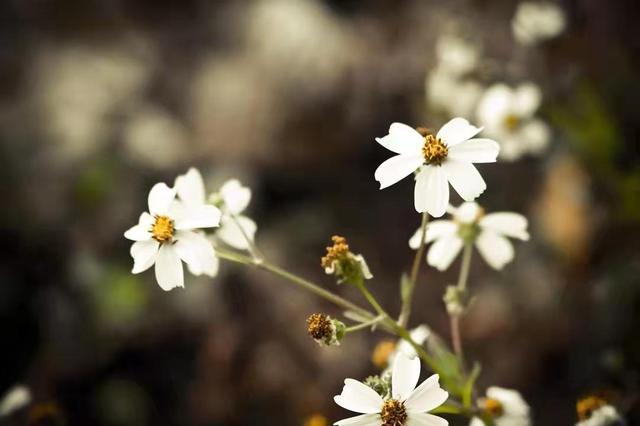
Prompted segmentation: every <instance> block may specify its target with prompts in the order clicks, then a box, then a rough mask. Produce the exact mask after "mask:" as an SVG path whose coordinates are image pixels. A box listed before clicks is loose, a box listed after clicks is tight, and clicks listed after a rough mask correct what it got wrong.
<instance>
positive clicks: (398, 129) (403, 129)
mask: <svg viewBox="0 0 640 426" xmlns="http://www.w3.org/2000/svg"><path fill="white" fill-rule="evenodd" d="M376 142H378V143H379V144H380V145H382V146H384V147H385V148H387V149H388V150H389V151H393V152H395V153H396V154H406V155H415V154H420V153H421V152H422V147H423V146H424V137H423V136H422V135H421V134H420V133H418V132H417V131H416V130H415V129H414V128H412V127H410V126H407V125H406V124H402V123H393V124H391V126H390V127H389V134H388V135H386V136H384V137H382V138H376Z"/></svg>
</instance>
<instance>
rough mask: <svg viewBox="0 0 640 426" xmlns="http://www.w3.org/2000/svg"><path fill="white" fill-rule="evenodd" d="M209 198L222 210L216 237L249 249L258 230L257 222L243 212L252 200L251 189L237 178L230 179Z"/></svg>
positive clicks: (243, 248) (234, 246) (233, 245)
mask: <svg viewBox="0 0 640 426" xmlns="http://www.w3.org/2000/svg"><path fill="white" fill-rule="evenodd" d="M209 200H210V201H211V202H213V203H214V204H215V205H217V206H219V207H220V210H222V219H221V220H220V228H219V229H218V230H217V231H216V237H217V238H219V239H220V240H222V241H223V242H224V243H225V244H228V245H230V246H231V247H233V248H237V249H238V250H248V249H249V248H250V245H251V244H252V243H253V240H254V237H255V234H256V231H257V230H258V226H257V225H256V223H255V222H254V221H253V220H251V219H250V218H248V217H247V216H245V215H243V214H242V212H244V211H245V209H246V208H247V207H248V206H249V202H250V201H251V189H249V188H248V187H246V186H243V185H242V184H241V183H240V181H239V180H237V179H230V180H228V181H226V182H225V183H224V184H223V185H222V187H220V191H218V192H217V193H215V194H212V195H211V196H210V197H209Z"/></svg>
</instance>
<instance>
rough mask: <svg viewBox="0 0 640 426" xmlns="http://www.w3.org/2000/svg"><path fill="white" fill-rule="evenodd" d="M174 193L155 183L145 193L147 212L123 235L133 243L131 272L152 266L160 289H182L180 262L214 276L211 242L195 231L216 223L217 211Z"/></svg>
mask: <svg viewBox="0 0 640 426" xmlns="http://www.w3.org/2000/svg"><path fill="white" fill-rule="evenodd" d="M175 196H176V192H175V190H173V189H171V188H169V187H168V186H167V185H166V184H164V183H158V184H156V185H154V186H153V188H151V191H150V192H149V199H148V203H149V213H147V212H145V213H142V214H141V215H140V219H139V222H138V224H137V225H135V226H133V227H131V228H130V229H129V230H127V231H126V232H125V234H124V236H125V238H127V239H129V240H132V241H135V243H134V244H133V245H132V246H131V256H132V257H133V260H134V265H133V270H132V271H131V272H133V273H134V274H138V273H140V272H143V271H146V270H147V269H149V268H150V267H151V266H152V265H154V264H155V275H156V280H157V281H158V284H159V285H160V287H161V288H162V289H163V290H165V291H168V290H171V289H173V288H175V287H184V276H183V272H182V261H184V262H185V263H187V266H188V267H189V271H191V273H193V274H195V275H199V274H203V273H205V274H209V275H213V274H215V261H216V260H215V253H214V250H213V246H212V245H211V243H210V242H209V241H208V240H207V239H206V238H205V237H204V235H202V234H201V233H199V232H196V230H197V229H200V228H211V227H215V226H218V225H219V223H220V216H221V212H220V210H219V209H218V208H217V207H215V206H211V205H205V204H197V203H183V202H179V201H177V200H176V199H175Z"/></svg>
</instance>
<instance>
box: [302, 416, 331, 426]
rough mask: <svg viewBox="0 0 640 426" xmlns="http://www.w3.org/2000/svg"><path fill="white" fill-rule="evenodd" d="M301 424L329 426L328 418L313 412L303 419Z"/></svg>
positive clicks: (304, 425) (306, 425)
mask: <svg viewBox="0 0 640 426" xmlns="http://www.w3.org/2000/svg"><path fill="white" fill-rule="evenodd" d="M303 426H329V420H327V418H326V417H325V416H323V415H322V414H318V413H315V414H312V415H310V416H309V417H307V418H306V419H305V421H304V423H303Z"/></svg>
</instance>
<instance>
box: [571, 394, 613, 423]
mask: <svg viewBox="0 0 640 426" xmlns="http://www.w3.org/2000/svg"><path fill="white" fill-rule="evenodd" d="M576 412H577V414H578V419H579V421H578V423H576V426H613V425H622V424H624V423H623V421H622V418H621V417H620V414H618V411H617V410H616V408H615V407H614V406H612V405H610V404H608V403H607V401H606V400H605V399H603V398H601V397H599V396H587V397H585V398H582V399H580V400H579V401H578V403H577V404H576Z"/></svg>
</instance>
